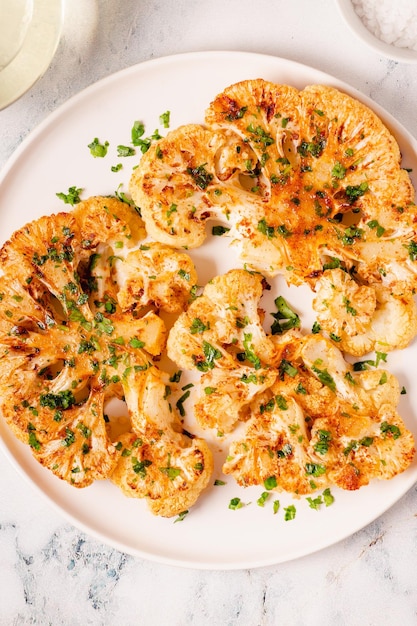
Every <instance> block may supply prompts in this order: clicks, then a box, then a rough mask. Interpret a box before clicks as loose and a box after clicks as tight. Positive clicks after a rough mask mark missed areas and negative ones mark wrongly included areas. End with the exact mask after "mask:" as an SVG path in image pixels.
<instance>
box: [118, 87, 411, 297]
mask: <svg viewBox="0 0 417 626" xmlns="http://www.w3.org/2000/svg"><path fill="white" fill-rule="evenodd" d="M130 189H131V193H132V196H133V198H134V199H135V201H136V202H137V203H138V204H139V205H140V206H141V207H142V212H143V216H144V219H145V222H146V226H147V229H148V230H149V232H150V233H151V234H152V236H154V237H155V238H156V239H157V240H158V241H162V242H164V243H169V244H170V245H175V246H177V247H179V246H188V247H195V246H198V245H200V244H201V243H202V242H203V240H204V238H205V229H204V223H205V221H207V220H210V219H213V218H216V219H223V221H224V222H225V224H226V225H227V226H228V227H231V232H230V235H231V237H232V240H233V239H235V240H236V239H237V240H239V241H240V242H241V247H242V258H243V259H244V260H245V261H246V262H248V263H250V264H251V265H252V266H253V267H255V268H256V269H257V270H259V271H262V272H264V273H266V274H267V275H270V276H274V275H276V274H277V273H281V274H284V275H285V276H286V278H287V280H288V281H289V282H292V283H294V284H299V283H302V282H305V281H311V282H313V283H314V280H315V278H316V277H317V276H318V275H319V274H320V272H321V271H322V268H323V259H322V256H323V252H324V250H327V251H331V254H333V255H334V256H337V257H338V258H340V259H342V260H343V261H344V262H345V263H346V264H347V265H349V267H351V266H352V265H354V266H355V267H357V268H358V272H360V273H361V275H365V274H372V276H373V281H375V280H379V281H380V280H381V274H380V272H381V271H382V272H386V273H392V274H394V275H396V274H398V273H399V274H400V276H398V277H397V280H402V281H405V282H406V283H407V287H408V289H409V290H410V289H411V288H414V289H415V287H416V284H417V283H416V271H415V268H414V264H415V259H416V258H417V255H416V253H415V248H416V246H417V243H416V241H415V240H416V236H417V232H416V228H415V223H416V217H417V211H416V206H415V204H414V189H413V187H412V185H411V182H410V179H409V176H408V173H407V172H406V171H405V170H404V169H402V168H401V166H400V151H399V148H398V145H397V143H396V141H395V139H394V138H393V136H392V135H391V133H390V132H389V130H388V129H387V128H386V127H385V126H384V124H383V123H382V121H381V120H380V119H379V118H378V116H377V115H375V114H374V113H373V112H372V111H371V110H370V109H369V108H368V107H366V106H365V105H363V104H362V103H360V102H359V101H358V100H356V99H354V98H352V97H350V96H348V95H347V94H344V93H342V92H340V91H338V90H337V89H334V88H332V87H327V86H323V85H311V86H309V87H306V88H305V89H304V90H302V91H298V90H297V89H295V88H293V87H290V86H287V85H276V84H273V83H270V82H266V81H264V80H261V79H257V80H247V81H243V82H240V83H237V84H235V85H231V86H230V87H228V88H227V89H225V90H224V91H223V92H222V93H220V94H219V95H218V96H217V97H216V98H215V99H214V101H213V102H212V103H211V105H210V106H209V108H208V110H207V112H206V126H205V127H203V126H199V125H195V124H194V125H189V126H185V127H180V128H179V129H177V130H174V131H172V132H170V133H169V134H168V136H167V137H166V138H164V139H161V140H160V141H159V142H158V143H157V144H156V145H155V146H154V147H153V148H151V150H149V151H148V152H147V153H146V154H145V156H144V157H143V158H142V160H141V162H140V164H139V167H138V168H137V169H136V170H135V172H134V174H133V176H132V179H131V183H130ZM380 244H382V245H386V251H388V252H389V251H390V250H391V248H392V247H393V246H394V248H393V249H392V254H393V255H394V256H398V255H399V256H400V257H401V260H405V261H407V262H406V268H405V269H404V270H403V271H402V272H398V270H399V264H398V263H397V265H396V266H395V267H393V266H392V263H390V259H391V258H392V255H390V256H388V257H387V256H386V255H378V266H377V267H375V263H376V260H375V254H374V253H373V252H371V248H372V249H373V248H375V247H377V249H378V246H379V245H380ZM378 272H379V273H378ZM392 282H394V279H392V280H391V283H392ZM403 287H404V284H403Z"/></svg>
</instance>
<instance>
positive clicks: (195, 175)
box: [187, 163, 213, 191]
mask: <svg viewBox="0 0 417 626" xmlns="http://www.w3.org/2000/svg"><path fill="white" fill-rule="evenodd" d="M187 173H188V174H190V176H191V178H192V179H193V181H194V182H195V184H196V185H197V186H198V187H200V189H202V190H203V191H204V190H205V189H207V187H208V186H209V184H210V183H211V181H212V180H213V174H210V172H208V171H207V170H206V163H203V164H202V165H198V166H197V167H187Z"/></svg>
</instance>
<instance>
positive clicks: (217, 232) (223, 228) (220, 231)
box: [211, 226, 230, 237]
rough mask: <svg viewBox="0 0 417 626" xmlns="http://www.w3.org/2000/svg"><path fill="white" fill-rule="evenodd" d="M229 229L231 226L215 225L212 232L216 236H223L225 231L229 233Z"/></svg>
mask: <svg viewBox="0 0 417 626" xmlns="http://www.w3.org/2000/svg"><path fill="white" fill-rule="evenodd" d="M229 230H230V228H227V226H213V228H212V229H211V234H212V235H214V236H215V237H221V236H222V235H224V234H225V233H228V232H229Z"/></svg>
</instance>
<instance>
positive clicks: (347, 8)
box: [336, 0, 417, 63]
mask: <svg viewBox="0 0 417 626" xmlns="http://www.w3.org/2000/svg"><path fill="white" fill-rule="evenodd" d="M336 4H337V6H338V8H339V11H340V13H341V15H342V17H343V19H344V20H345V22H346V24H347V25H348V26H349V28H350V29H351V30H352V32H353V33H354V34H355V35H356V36H357V37H358V38H359V39H362V41H364V42H365V43H366V44H368V46H370V47H371V48H373V49H374V50H375V52H377V53H379V54H383V55H384V56H386V57H388V58H390V59H393V60H394V61H399V62H402V63H417V51H416V50H411V48H399V47H397V46H393V45H391V44H388V43H385V41H381V40H380V39H378V37H376V36H375V35H373V34H372V33H371V32H370V31H369V30H368V29H367V28H366V26H365V24H364V23H363V22H362V20H361V18H360V17H359V15H358V14H357V13H356V11H355V8H354V6H353V4H352V2H351V0H336Z"/></svg>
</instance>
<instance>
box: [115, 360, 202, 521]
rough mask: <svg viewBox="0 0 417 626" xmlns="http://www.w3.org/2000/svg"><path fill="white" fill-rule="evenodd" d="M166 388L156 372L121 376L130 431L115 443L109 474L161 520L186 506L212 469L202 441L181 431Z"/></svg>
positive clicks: (166, 383) (166, 381)
mask: <svg viewBox="0 0 417 626" xmlns="http://www.w3.org/2000/svg"><path fill="white" fill-rule="evenodd" d="M168 386H169V378H168V375H167V374H164V373H163V372H160V371H159V370H157V369H156V368H152V369H149V370H148V371H147V373H146V375H145V376H143V374H141V373H135V372H132V373H131V374H130V375H129V376H128V377H127V379H126V383H125V385H124V391H125V396H126V402H127V405H128V407H129V409H130V417H131V422H132V432H129V433H126V434H124V435H122V436H121V438H120V440H119V442H118V443H117V444H116V447H117V448H118V450H119V457H118V462H117V465H116V468H115V469H114V471H113V473H112V474H111V476H110V478H111V480H112V481H113V482H114V483H115V484H116V485H117V486H119V487H120V488H121V489H122V491H123V493H124V494H125V495H127V496H129V497H135V498H146V499H147V502H148V505H149V507H150V509H151V511H152V512H153V513H155V514H156V515H162V516H166V517H170V516H173V515H178V514H179V513H182V512H183V511H186V510H187V509H188V508H189V507H191V506H192V505H193V504H194V503H195V501H196V500H197V498H198V496H199V495H200V493H201V492H202V491H203V489H204V488H205V487H206V486H207V484H208V481H209V479H210V476H211V474H212V471H213V459H212V454H211V452H210V449H209V447H208V445H207V444H206V442H205V441H203V440H202V439H198V438H195V437H193V438H191V436H190V435H189V434H188V433H187V434H185V432H184V431H183V428H182V424H181V421H180V418H179V415H178V413H177V412H176V410H175V408H174V407H172V406H171V405H170V402H169V396H168V394H167V387H168Z"/></svg>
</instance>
